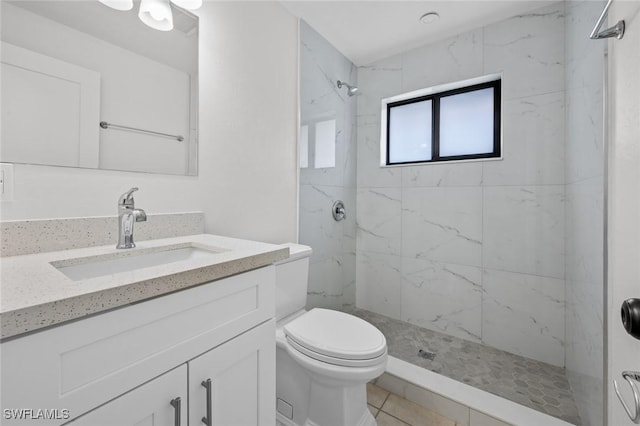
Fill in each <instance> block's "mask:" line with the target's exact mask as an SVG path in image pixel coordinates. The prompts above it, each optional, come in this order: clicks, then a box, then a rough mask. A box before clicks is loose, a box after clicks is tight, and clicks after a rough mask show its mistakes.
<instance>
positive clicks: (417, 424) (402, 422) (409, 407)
mask: <svg viewBox="0 0 640 426" xmlns="http://www.w3.org/2000/svg"><path fill="white" fill-rule="evenodd" d="M367 403H368V405H369V410H370V411H371V414H373V416H374V417H375V418H376V421H377V422H378V426H456V423H455V422H454V421H453V420H451V419H448V418H446V417H443V416H441V415H439V414H437V413H434V412H433V411H430V410H428V409H426V408H424V407H422V406H420V405H418V404H416V403H414V402H411V401H408V400H406V399H404V398H401V397H399V396H398V395H395V394H393V393H390V392H387V391H386V390H384V389H382V388H380V387H378V386H376V385H374V384H371V383H368V384H367Z"/></svg>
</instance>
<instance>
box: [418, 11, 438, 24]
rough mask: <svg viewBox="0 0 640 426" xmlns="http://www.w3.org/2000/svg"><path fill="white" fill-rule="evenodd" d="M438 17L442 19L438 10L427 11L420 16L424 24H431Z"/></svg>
mask: <svg viewBox="0 0 640 426" xmlns="http://www.w3.org/2000/svg"><path fill="white" fill-rule="evenodd" d="M438 19H440V14H439V13H438V12H427V13H425V14H424V15H422V16H421V17H420V22H422V23H423V24H431V23H432V22H435V21H437V20H438Z"/></svg>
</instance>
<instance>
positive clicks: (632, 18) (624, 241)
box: [607, 1, 640, 426]
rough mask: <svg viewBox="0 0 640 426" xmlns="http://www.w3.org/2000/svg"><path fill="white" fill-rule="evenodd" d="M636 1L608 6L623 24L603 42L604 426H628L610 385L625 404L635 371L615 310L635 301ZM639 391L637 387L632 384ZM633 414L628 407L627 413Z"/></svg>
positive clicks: (639, 143)
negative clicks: (621, 31) (620, 33)
mask: <svg viewBox="0 0 640 426" xmlns="http://www.w3.org/2000/svg"><path fill="white" fill-rule="evenodd" d="M639 14H640V2H637V1H614V2H613V3H612V7H611V9H610V10H609V25H613V24H614V23H615V22H617V21H618V20H619V19H624V20H625V23H626V33H625V35H624V38H623V39H621V40H616V39H610V41H609V82H608V90H609V95H608V109H609V113H608V124H609V137H608V139H609V173H608V180H609V183H608V259H609V260H608V280H607V283H608V290H607V292H608V295H607V296H608V297H607V301H608V325H607V332H608V345H607V346H608V348H607V350H608V365H607V374H608V380H607V394H608V395H607V402H608V415H607V417H608V423H607V424H608V425H610V426H624V425H632V424H633V423H632V421H631V420H630V418H629V417H628V416H627V414H626V413H625V412H624V410H623V408H622V404H621V403H620V402H619V401H618V398H617V397H616V394H615V391H614V386H613V381H614V380H616V381H617V382H618V384H619V386H620V389H621V391H622V394H623V397H624V398H625V400H626V401H627V404H628V405H631V403H632V401H633V396H632V392H631V388H630V386H629V385H628V384H627V383H626V382H625V381H624V380H623V379H622V376H621V373H622V371H625V370H632V371H640V340H636V339H634V338H633V337H631V336H630V335H629V334H627V333H626V332H625V330H624V328H623V326H622V321H621V318H620V306H621V304H622V302H623V301H624V300H626V299H628V298H640V28H639V27H640V17H639ZM638 385H639V387H640V383H639V384H638ZM631 409H632V410H634V408H633V407H632V408H631Z"/></svg>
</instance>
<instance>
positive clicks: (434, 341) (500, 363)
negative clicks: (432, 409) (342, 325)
mask: <svg viewBox="0 0 640 426" xmlns="http://www.w3.org/2000/svg"><path fill="white" fill-rule="evenodd" d="M350 313H351V314H354V315H356V316H359V317H361V318H363V319H365V320H367V321H369V322H370V323H371V324H373V325H375V326H376V327H378V328H379V329H380V331H382V333H383V334H384V335H385V337H386V339H387V344H388V346H389V355H391V356H394V357H396V358H399V359H401V360H403V361H407V362H410V363H412V364H414V365H418V366H420V367H423V368H427V369H429V370H431V371H434V372H436V373H439V374H442V375H444V376H447V377H449V378H451V379H454V380H457V381H459V382H463V383H466V384H468V385H471V386H474V387H476V388H478V389H482V390H484V391H487V392H490V393H493V394H495V395H498V396H501V397H503V398H506V399H509V400H511V401H514V402H517V403H518V404H522V405H524V406H526V407H530V408H533V409H534V410H538V411H541V412H543V413H545V414H549V415H551V416H554V417H557V418H560V419H562V420H565V421H567V422H569V423H572V424H574V425H580V417H579V415H578V410H577V408H576V405H575V402H574V399H573V394H572V392H571V388H570V386H569V383H568V381H567V378H566V375H565V370H564V369H563V368H560V367H555V366H553V365H549V364H545V363H543V362H538V361H534V360H531V359H528V358H524V357H521V356H518V355H513V354H510V353H508V352H504V351H501V350H499V349H495V348H492V347H490V346H485V345H480V344H477V343H473V342H469V341H466V340H462V339H458V338H455V337H451V336H448V335H446V334H442V333H438V332H435V331H431V330H428V329H425V328H422V327H418V326H416V325H413V324H409V323H407V322H404V321H399V320H395V319H392V318H389V317H385V316H383V315H379V314H376V313H373V312H369V311H365V310H362V309H353V310H350ZM421 350H422V351H423V352H420V351H421ZM378 408H379V407H378ZM383 411H384V410H383ZM387 414H390V413H388V412H387ZM390 424H393V423H390ZM399 424H402V423H399Z"/></svg>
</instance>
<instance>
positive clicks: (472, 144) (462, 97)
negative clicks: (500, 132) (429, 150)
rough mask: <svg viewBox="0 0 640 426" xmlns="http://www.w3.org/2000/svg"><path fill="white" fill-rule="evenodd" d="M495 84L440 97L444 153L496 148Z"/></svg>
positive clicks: (460, 153)
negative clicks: (494, 118)
mask: <svg viewBox="0 0 640 426" xmlns="http://www.w3.org/2000/svg"><path fill="white" fill-rule="evenodd" d="M493 111H494V110H493V88H488V89H482V90H476V91H473V92H467V93H461V94H458V95H451V96H446V97H443V98H441V99H440V156H441V157H451V156H454V155H470V154H487V153H491V152H493Z"/></svg>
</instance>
